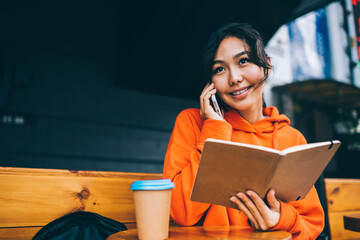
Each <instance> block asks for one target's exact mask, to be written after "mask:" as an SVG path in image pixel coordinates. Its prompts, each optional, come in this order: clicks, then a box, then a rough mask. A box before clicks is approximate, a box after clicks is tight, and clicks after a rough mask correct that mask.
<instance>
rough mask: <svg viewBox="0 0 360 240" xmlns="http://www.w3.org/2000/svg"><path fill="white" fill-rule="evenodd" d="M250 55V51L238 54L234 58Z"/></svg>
mask: <svg viewBox="0 0 360 240" xmlns="http://www.w3.org/2000/svg"><path fill="white" fill-rule="evenodd" d="M249 53H250V52H249V51H243V52H239V53H238V54H236V55H235V56H234V59H236V58H239V57H241V56H242V55H245V54H247V55H249Z"/></svg>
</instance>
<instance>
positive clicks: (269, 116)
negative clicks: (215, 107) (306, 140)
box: [225, 107, 290, 149]
mask: <svg viewBox="0 0 360 240" xmlns="http://www.w3.org/2000/svg"><path fill="white" fill-rule="evenodd" d="M263 114H264V116H266V118H264V119H261V120H259V121H257V122H255V123H253V124H251V123H249V122H247V121H246V120H245V119H244V118H243V117H242V116H241V115H240V114H239V113H238V112H237V111H236V110H234V109H230V110H229V111H227V112H226V113H225V119H226V121H227V122H229V123H230V124H231V125H232V127H233V129H234V130H237V131H244V132H248V133H255V134H261V133H273V147H274V148H275V149H276V148H277V146H278V144H277V143H278V138H277V132H278V130H279V129H281V128H283V127H286V126H289V125H290V120H289V118H287V117H286V116H285V115H284V114H279V111H278V110H277V108H276V107H267V108H265V109H264V110H263Z"/></svg>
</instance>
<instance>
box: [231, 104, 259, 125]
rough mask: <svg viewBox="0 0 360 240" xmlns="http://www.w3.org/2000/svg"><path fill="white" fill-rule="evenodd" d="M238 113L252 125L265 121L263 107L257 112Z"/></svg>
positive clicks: (239, 111) (250, 110)
mask: <svg viewBox="0 0 360 240" xmlns="http://www.w3.org/2000/svg"><path fill="white" fill-rule="evenodd" d="M237 112H238V113H239V114H240V115H241V116H242V117H243V118H244V119H245V120H246V121H247V122H249V123H250V124H253V123H254V122H257V121H259V120H261V119H264V115H263V109H262V107H261V108H257V109H256V110H255V111H254V109H248V110H245V111H241V110H237Z"/></svg>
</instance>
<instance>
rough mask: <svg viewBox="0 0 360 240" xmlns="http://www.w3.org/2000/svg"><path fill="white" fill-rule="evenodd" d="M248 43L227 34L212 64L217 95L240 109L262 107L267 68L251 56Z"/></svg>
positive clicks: (257, 108) (246, 109)
mask: <svg viewBox="0 0 360 240" xmlns="http://www.w3.org/2000/svg"><path fill="white" fill-rule="evenodd" d="M249 51H250V49H249V46H248V45H247V44H246V43H245V42H243V41H242V40H240V39H238V38H237V37H227V38H225V39H224V40H222V42H221V43H220V45H219V48H218V50H217V53H216V55H215V59H214V65H213V68H212V82H213V83H214V85H215V88H216V93H217V95H218V96H219V97H220V98H221V99H222V100H223V101H224V102H225V103H226V104H227V105H228V106H230V107H232V108H234V109H236V110H238V111H240V113H241V112H242V111H249V110H250V111H252V110H254V111H259V110H262V93H263V89H264V84H261V85H259V83H260V82H261V81H262V80H263V79H264V77H265V76H264V70H263V68H261V67H259V66H258V65H256V64H254V63H252V62H251V60H250V59H249Z"/></svg>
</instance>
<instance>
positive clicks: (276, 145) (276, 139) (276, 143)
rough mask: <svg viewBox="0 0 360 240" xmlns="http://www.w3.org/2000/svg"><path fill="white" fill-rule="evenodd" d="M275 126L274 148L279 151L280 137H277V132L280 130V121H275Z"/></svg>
mask: <svg viewBox="0 0 360 240" xmlns="http://www.w3.org/2000/svg"><path fill="white" fill-rule="evenodd" d="M273 124H274V133H273V139H272V140H273V148H274V149H277V148H278V137H277V132H278V128H279V121H278V120H275V121H273Z"/></svg>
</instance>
